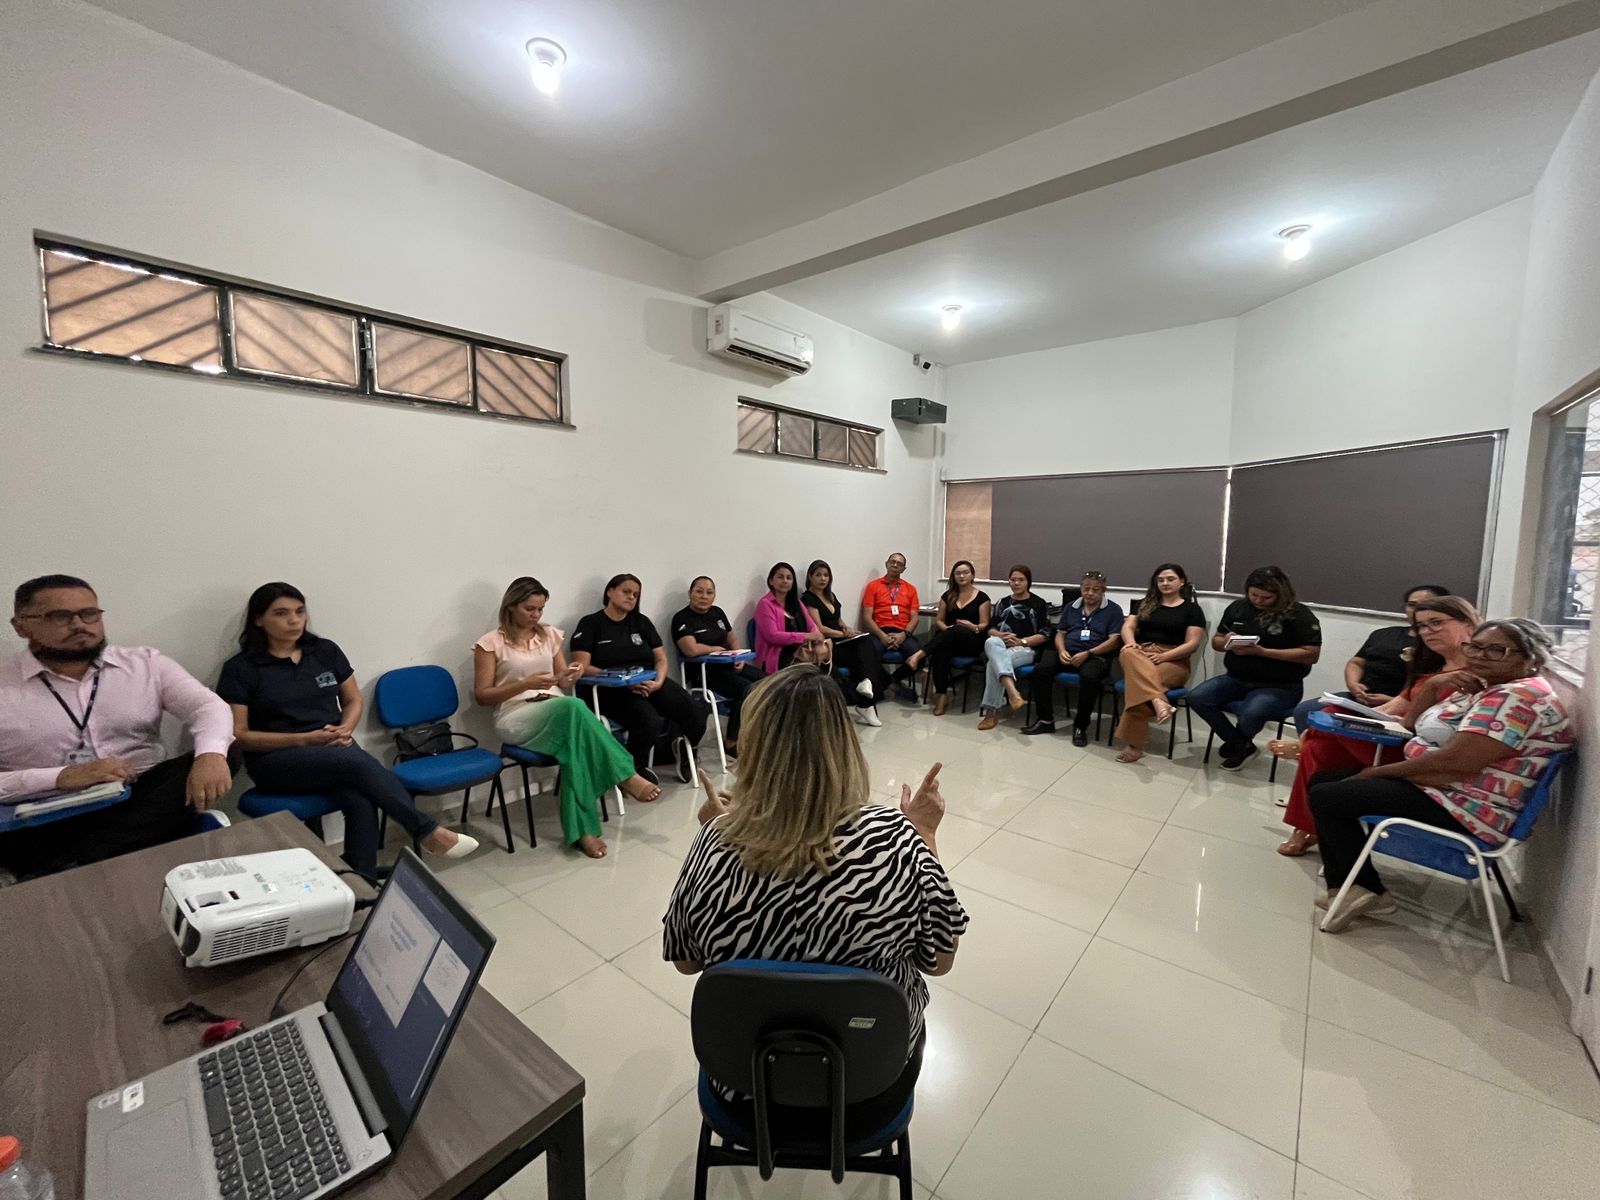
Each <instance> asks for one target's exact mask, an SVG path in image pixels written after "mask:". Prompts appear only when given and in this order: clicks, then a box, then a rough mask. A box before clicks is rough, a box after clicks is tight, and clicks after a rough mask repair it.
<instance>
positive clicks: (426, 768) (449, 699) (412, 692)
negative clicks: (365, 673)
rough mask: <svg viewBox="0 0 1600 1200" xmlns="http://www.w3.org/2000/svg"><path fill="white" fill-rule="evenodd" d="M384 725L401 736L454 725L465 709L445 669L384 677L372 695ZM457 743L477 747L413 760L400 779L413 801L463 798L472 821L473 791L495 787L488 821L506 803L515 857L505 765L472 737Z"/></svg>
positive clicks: (503, 817) (398, 766) (400, 767)
mask: <svg viewBox="0 0 1600 1200" xmlns="http://www.w3.org/2000/svg"><path fill="white" fill-rule="evenodd" d="M372 698H373V702H374V707H375V708H376V709H377V712H378V720H379V721H381V722H382V723H383V725H384V727H385V728H387V729H395V730H405V729H415V728H418V727H420V726H424V725H432V724H434V723H435V722H438V721H448V720H449V719H450V718H451V717H453V716H455V714H456V709H457V708H459V707H460V703H461V701H460V697H458V696H457V695H456V681H455V680H454V679H453V678H452V677H451V675H450V672H449V671H446V670H445V669H444V668H443V667H439V666H433V665H427V666H418V667H397V668H395V669H394V670H393V671H385V672H384V673H383V674H382V675H380V676H379V677H378V682H377V685H376V687H374V689H373V694H372ZM450 736H451V737H452V738H463V739H465V740H466V741H469V742H471V743H472V745H471V747H470V748H468V749H464V750H450V751H447V752H445V753H443V754H430V755H428V756H426V757H424V758H408V759H406V760H405V761H403V762H397V763H395V764H394V766H393V767H391V768H390V770H392V771H393V772H394V774H395V777H396V778H397V779H399V780H400V782H401V784H403V785H404V787H405V789H406V791H408V792H409V793H411V795H413V796H445V795H448V794H450V793H451V792H463V793H464V795H463V796H462V798H461V819H462V820H463V821H465V820H466V819H467V807H468V805H469V804H471V802H472V789H473V788H475V787H477V786H478V785H479V784H482V783H486V784H488V785H489V806H488V807H487V808H486V809H485V810H484V816H489V815H491V814H492V813H493V812H494V806H495V802H496V801H497V800H498V801H499V803H500V823H501V825H502V826H504V828H505V832H506V853H507V854H515V853H516V850H517V848H516V846H515V844H514V843H513V842H512V840H511V814H510V813H509V812H508V811H506V799H505V791H504V789H503V788H502V787H501V786H500V772H501V771H503V770H504V769H505V765H506V764H505V762H504V761H503V760H502V759H501V757H500V756H499V755H498V754H496V753H494V751H492V750H485V749H483V748H482V747H480V746H479V745H478V739H477V738H475V737H473V736H472V735H471V734H467V733H458V732H456V731H455V730H453V729H452V730H451V731H450ZM528 828H529V830H530V831H531V830H532V828H533V810H532V805H529V811H528Z"/></svg>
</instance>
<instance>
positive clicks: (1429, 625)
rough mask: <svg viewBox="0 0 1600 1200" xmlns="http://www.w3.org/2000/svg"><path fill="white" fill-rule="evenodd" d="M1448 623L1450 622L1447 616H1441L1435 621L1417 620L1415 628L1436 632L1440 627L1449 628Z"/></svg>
mask: <svg viewBox="0 0 1600 1200" xmlns="http://www.w3.org/2000/svg"><path fill="white" fill-rule="evenodd" d="M1450 624H1451V622H1450V621H1449V620H1448V619H1447V618H1445V617H1441V618H1439V619H1438V620H1437V621H1418V622H1417V628H1418V629H1426V630H1427V631H1428V632H1429V633H1437V632H1438V631H1439V630H1441V629H1447V628H1449V626H1450Z"/></svg>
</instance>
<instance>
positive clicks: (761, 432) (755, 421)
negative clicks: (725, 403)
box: [739, 404, 778, 454]
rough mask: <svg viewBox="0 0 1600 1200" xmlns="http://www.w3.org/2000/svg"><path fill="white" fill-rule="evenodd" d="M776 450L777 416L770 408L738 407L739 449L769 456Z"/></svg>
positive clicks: (745, 405)
mask: <svg viewBox="0 0 1600 1200" xmlns="http://www.w3.org/2000/svg"><path fill="white" fill-rule="evenodd" d="M777 448H778V414H777V413H775V412H773V411H772V410H771V409H770V408H756V407H754V406H753V405H749V404H741V405H739V449H741V450H747V451H749V452H750V453H752V454H771V453H772V452H773V451H774V450H776V449H777Z"/></svg>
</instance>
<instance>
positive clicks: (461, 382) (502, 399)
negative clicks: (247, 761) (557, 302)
mask: <svg viewBox="0 0 1600 1200" xmlns="http://www.w3.org/2000/svg"><path fill="white" fill-rule="evenodd" d="M34 245H35V247H36V248H37V250H38V253H39V274H40V289H41V298H42V300H43V327H44V340H43V345H42V346H41V349H44V350H49V351H53V352H57V353H64V354H73V355H82V356H94V357H97V358H102V359H118V360H121V361H123V362H132V363H138V364H140V365H141V366H143V367H146V368H152V367H153V368H156V369H159V370H177V369H187V370H192V371H201V372H205V373H207V374H211V375H220V376H225V377H226V376H232V377H235V378H241V379H248V380H250V381H251V382H253V383H257V384H269V385H272V386H277V387H294V388H313V389H317V390H321V391H339V392H348V393H354V394H358V395H364V396H371V397H376V398H379V399H384V400H391V401H404V402H406V403H409V404H413V405H422V404H427V405H433V406H437V407H449V408H456V409H460V410H463V411H466V412H472V413H481V414H484V415H488V416H495V417H517V418H520V419H522V420H530V421H544V422H551V423H558V424H559V423H564V422H565V421H566V419H567V406H566V398H565V396H564V395H563V377H564V374H565V369H564V366H565V362H566V359H565V356H563V355H561V354H556V353H552V352H549V351H545V350H540V349H537V348H534V347H528V346H517V345H508V344H506V343H503V342H492V341H489V340H488V339H485V338H478V337H474V336H473V335H472V334H470V333H461V332H457V331H454V330H447V329H438V328H434V327H430V326H427V325H425V324H422V323H419V322H414V321H410V320H409V319H407V318H405V317H392V316H387V315H384V316H379V315H377V314H369V313H364V312H362V311H361V310H359V309H356V308H352V307H351V306H349V305H344V304H340V303H338V302H337V301H321V300H315V299H312V300H307V299H305V298H302V297H299V296H294V295H288V294H285V293H283V292H281V291H277V290H274V289H273V288H272V287H270V286H262V285H257V284H245V283H242V282H234V281H230V280H226V279H221V278H216V277H208V276H207V275H205V274H203V273H201V272H198V271H193V270H191V269H190V268H187V267H167V266H159V265H156V264H153V263H143V262H139V261H137V260H135V259H132V258H128V257H125V256H124V255H122V254H121V253H119V252H116V251H103V250H89V249H85V248H83V247H80V246H74V245H70V244H66V243H62V242H58V241H55V240H53V239H47V238H44V237H36V238H35V242H34Z"/></svg>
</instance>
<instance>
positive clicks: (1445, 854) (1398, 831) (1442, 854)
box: [1322, 750, 1573, 983]
mask: <svg viewBox="0 0 1600 1200" xmlns="http://www.w3.org/2000/svg"><path fill="white" fill-rule="evenodd" d="M1572 757H1573V752H1572V751H1570V750H1568V751H1564V752H1562V753H1560V754H1556V755H1553V756H1552V757H1551V759H1550V762H1549V764H1548V765H1547V766H1546V767H1545V769H1544V774H1542V775H1540V776H1539V782H1538V783H1536V784H1535V785H1534V788H1533V792H1532V794H1531V795H1529V797H1528V799H1527V802H1526V803H1525V804H1524V805H1523V806H1522V811H1521V812H1520V813H1518V814H1517V820H1516V823H1515V824H1513V825H1512V826H1511V833H1510V834H1509V836H1508V837H1507V839H1506V843H1505V845H1503V846H1491V845H1490V844H1489V843H1488V842H1484V841H1480V840H1478V839H1477V838H1475V837H1472V836H1470V835H1468V834H1465V833H1457V832H1456V831H1455V830H1453V829H1440V828H1439V827H1438V826H1436V825H1424V824H1423V823H1422V822H1421V821H1413V820H1411V819H1410V818H1409V817H1382V816H1370V817H1362V818H1361V823H1362V824H1363V825H1365V826H1366V827H1367V844H1366V845H1365V846H1363V847H1361V853H1360V854H1359V855H1357V856H1356V862H1355V866H1354V867H1353V868H1352V869H1351V871H1350V874H1349V875H1348V876H1347V877H1346V878H1345V881H1344V884H1343V886H1341V887H1340V888H1339V894H1338V895H1337V896H1335V897H1334V898H1333V899H1332V900H1330V901H1329V902H1328V911H1327V914H1326V915H1325V916H1324V917H1323V918H1322V927H1323V928H1324V929H1326V928H1327V926H1328V922H1329V921H1330V920H1332V919H1333V915H1334V914H1335V913H1337V912H1338V911H1339V906H1340V905H1341V904H1343V903H1344V898H1345V895H1346V894H1347V893H1348V892H1349V891H1350V887H1351V885H1352V884H1353V883H1354V882H1355V878H1356V874H1357V872H1359V871H1360V870H1361V868H1362V867H1364V866H1366V864H1367V860H1368V859H1369V858H1371V857H1372V856H1373V855H1374V854H1387V855H1389V856H1390V857H1392V858H1398V859H1400V860H1401V861H1402V862H1408V863H1411V864H1412V865H1413V866H1418V867H1426V868H1427V869H1428V870H1430V871H1438V872H1440V873H1441V874H1444V875H1454V876H1455V877H1456V878H1457V879H1464V880H1467V881H1468V882H1469V883H1471V882H1476V883H1477V884H1478V887H1479V888H1480V889H1481V891H1482V893H1483V907H1484V915H1485V916H1486V917H1487V918H1488V920H1489V932H1490V933H1492V934H1493V935H1494V952H1495V956H1496V957H1497V958H1499V960H1500V978H1501V979H1503V980H1505V982H1507V983H1510V982H1511V967H1510V964H1509V963H1508V962H1507V961H1506V946H1505V942H1504V941H1503V940H1502V938H1501V935H1500V922H1499V921H1498V920H1497V919H1496V917H1495V912H1494V892H1493V891H1492V890H1491V889H1490V887H1489V877H1490V875H1493V876H1494V881H1495V882H1496V883H1497V884H1499V885H1500V895H1501V896H1502V897H1504V898H1505V902H1506V913H1507V915H1508V916H1510V918H1511V919H1512V921H1521V920H1522V913H1521V912H1519V911H1518V909H1517V902H1516V901H1515V900H1513V899H1512V898H1511V889H1510V888H1509V887H1507V886H1506V877H1505V876H1504V875H1502V874H1501V873H1500V860H1501V859H1502V858H1504V857H1505V856H1506V855H1507V854H1509V853H1511V851H1512V850H1514V849H1516V847H1518V846H1520V845H1522V843H1523V842H1525V841H1527V840H1528V838H1530V837H1531V836H1532V835H1533V827H1534V824H1535V823H1536V822H1537V821H1538V820H1539V814H1540V813H1542V812H1544V810H1545V806H1546V805H1547V804H1549V803H1550V797H1551V795H1553V794H1554V792H1555V785H1556V780H1557V779H1558V778H1559V777H1560V775H1561V772H1562V769H1563V768H1564V767H1565V766H1566V765H1567V762H1568V761H1569V760H1570V759H1571V758H1572Z"/></svg>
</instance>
